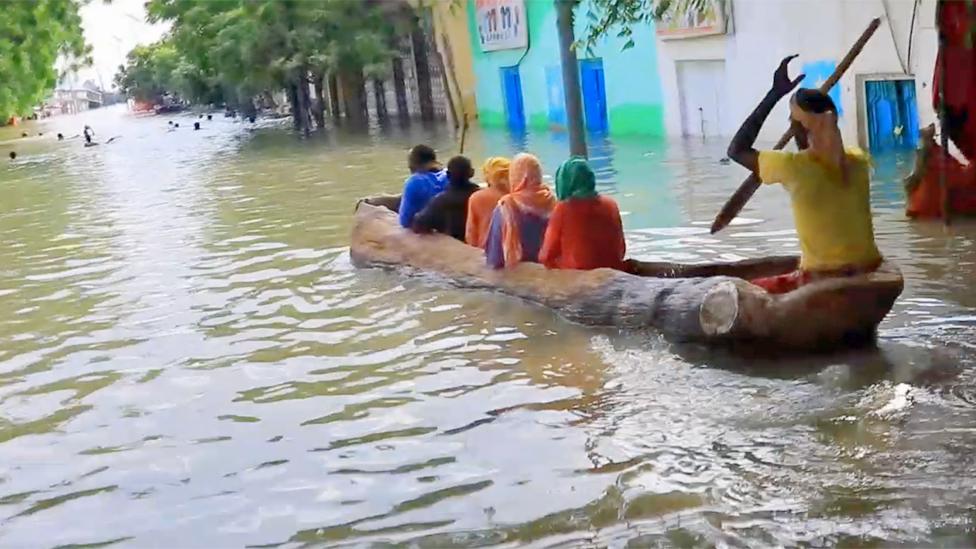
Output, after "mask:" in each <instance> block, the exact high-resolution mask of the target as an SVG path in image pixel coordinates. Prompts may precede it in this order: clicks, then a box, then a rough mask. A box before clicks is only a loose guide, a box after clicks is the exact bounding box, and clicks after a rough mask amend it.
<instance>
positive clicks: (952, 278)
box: [0, 109, 976, 547]
mask: <svg viewBox="0 0 976 549" xmlns="http://www.w3.org/2000/svg"><path fill="white" fill-rule="evenodd" d="M167 120H174V121H179V122H180V123H181V128H180V129H179V130H176V131H173V132H168V131H167V130H168V125H167V123H166V122H167ZM192 122H193V118H192V117H190V116H188V115H184V116H179V117H173V118H169V119H167V118H162V117H151V118H143V119H136V118H133V117H130V116H128V115H126V114H125V113H124V112H122V111H119V110H111V109H109V110H103V111H96V112H93V113H90V114H87V115H84V116H78V117H65V118H60V119H54V120H51V121H48V122H45V123H43V124H41V125H40V126H27V129H28V130H29V131H31V132H36V131H38V130H40V131H43V132H44V133H45V135H44V136H43V137H41V138H31V139H19V138H17V137H16V136H17V135H19V131H20V129H9V128H8V129H3V130H0V131H2V132H3V133H2V134H0V141H2V142H0V153H2V155H3V158H2V159H0V235H2V245H0V310H2V312H3V314H2V317H0V521H2V527H0V545H2V546H4V547H25V546H31V547H41V546H49V547H50V546H59V545H68V544H112V543H118V544H119V545H120V546H139V547H237V546H244V545H262V546H277V545H284V546H299V545H329V546H336V545H342V544H349V545H360V544H371V543H391V544H412V545H417V546H437V547H441V546H449V545H452V546H453V545H456V546H475V545H496V544H497V545H509V546H510V545H519V544H535V545H538V546H553V545H559V546H565V545H571V546H576V545H584V546H624V545H632V546H648V545H657V546H688V547H693V546H741V547H746V546H750V547H754V546H766V545H811V546H820V545H848V546H850V545H863V544H868V545H887V546H890V545H904V546H918V545H929V544H937V545H954V546H957V545H973V544H974V543H976V525H974V523H973V520H974V518H973V517H974V515H973V513H972V504H973V501H974V500H973V494H974V489H976V474H974V472H973V471H974V470H976V469H974V465H976V452H974V451H973V450H974V449H976V375H974V373H976V364H974V363H976V337H974V335H976V288H974V285H973V278H974V277H973V274H974V265H976V243H974V240H976V226H974V225H972V224H969V225H966V224H965V223H963V222H960V223H958V224H957V225H955V226H953V227H951V228H949V229H944V228H943V227H942V226H941V225H940V224H920V223H909V222H907V221H906V220H905V219H903V217H902V215H901V208H902V196H901V185H900V182H899V177H900V176H901V175H904V173H905V172H907V170H908V169H909V168H910V160H911V159H910V158H909V157H906V156H902V157H898V156H892V157H883V158H878V159H877V173H876V181H875V183H874V187H873V196H874V209H875V213H876V226H877V232H878V240H879V244H880V247H881V248H882V250H883V252H884V253H885V254H886V255H887V256H888V257H889V258H891V259H893V260H894V261H896V262H898V263H899V264H900V265H901V267H902V269H903V271H904V274H905V278H906V288H905V293H904V295H903V296H902V298H901V299H900V300H899V301H898V303H897V304H896V306H895V309H894V311H893V313H892V314H891V316H890V317H889V318H888V319H887V320H886V321H885V322H884V323H883V324H882V325H881V328H880V334H879V339H878V345H877V349H870V350H863V351H857V352H849V353H842V354H835V355H828V356H813V357H806V358H778V359H777V358H756V357H751V358H750V357H742V356H732V355H729V354H727V353H724V352H717V351H712V350H709V349H706V348H703V347H698V346H688V345H675V344H671V343H668V342H665V341H663V340H662V339H661V338H660V337H658V336H657V335H655V334H654V333H653V332H619V331H617V330H610V329H593V328H586V327H581V326H576V325H573V324H570V323H567V322H565V321H563V320H560V319H559V318H558V317H556V316H554V315H553V314H552V313H551V312H550V311H547V310H545V309H542V308H539V307H536V306H533V305H528V304H525V303H522V302H520V301H517V300H513V299H510V298H507V297H502V296H499V295H495V294H492V293H488V292H484V291H462V290H458V289H454V288H451V287H449V286H447V285H445V284H439V283H438V282H437V281H436V280H426V279H425V280H421V279H409V278H405V277H402V276H400V275H398V274H396V273H392V272H381V271H362V270H357V269H355V268H353V267H352V266H351V265H350V262H349V258H348V253H347V244H348V235H349V231H350V227H351V222H352V212H353V206H354V204H355V200H356V199H357V198H359V197H361V196H364V195H368V194H371V193H379V192H390V191H395V190H396V188H397V186H398V185H399V183H400V181H402V178H403V176H404V166H403V164H404V157H405V151H406V149H407V148H408V147H409V146H410V145H411V144H412V143H414V142H416V141H419V140H428V141H430V142H432V143H433V144H436V145H437V146H438V147H439V149H440V150H441V151H442V152H443V154H445V155H449V154H450V153H451V152H453V147H454V145H453V143H454V141H453V139H452V136H451V135H450V133H449V132H447V131H444V130H439V131H437V130H427V131H425V130H419V129H412V130H409V131H406V130H399V129H391V130H388V131H379V130H377V131H374V132H373V134H372V135H371V136H369V137H360V138H353V137H348V136H339V135H336V134H335V133H333V134H332V135H330V136H327V137H320V138H313V139H310V140H307V141H302V140H299V139H297V138H296V137H294V136H293V135H291V134H290V133H289V132H288V131H286V130H285V129H283V128H284V127H283V126H282V125H281V123H276V122H259V124H258V125H257V127H255V128H249V127H247V125H245V124H239V123H235V122H233V121H230V120H225V119H223V118H222V117H220V118H215V119H214V120H213V121H212V122H207V121H204V122H203V129H202V130H201V131H199V132H194V131H192V129H191V128H190V127H189V126H191V125H192ZM85 123H88V124H92V125H93V126H94V128H95V131H96V132H97V137H96V139H98V140H102V141H104V140H106V139H107V138H108V137H110V136H114V135H121V136H122V137H121V138H119V139H117V140H116V141H115V142H114V143H112V144H110V145H101V146H99V147H94V148H91V149H84V148H82V147H81V144H80V142H79V140H78V139H74V140H69V141H66V142H64V143H60V144H59V143H57V142H56V141H55V140H54V139H53V137H52V136H53V134H54V133H55V132H57V131H62V132H64V133H65V134H67V135H69V136H70V135H74V134H76V133H79V132H80V130H81V127H82V125H83V124H85ZM561 139H562V138H559V137H555V138H554V137H551V136H547V135H542V136H529V137H527V138H524V137H517V136H516V137H512V136H508V135H506V134H504V133H479V132H472V134H471V135H469V136H467V141H468V143H469V148H470V151H469V152H470V154H471V156H472V157H473V158H474V159H475V160H476V162H479V163H480V161H481V160H482V159H484V157H485V156H486V154H487V153H491V154H498V153H507V152H511V151H513V150H515V149H517V148H521V147H522V146H524V144H525V143H526V142H527V143H528V145H529V147H531V148H532V149H533V150H535V151H538V152H539V154H540V155H541V157H542V158H543V160H544V163H545V167H546V170H547V172H548V173H551V172H552V171H554V168H555V166H556V164H557V162H558V161H559V160H561V159H562V158H561V154H562V151H565V150H566V145H565V142H564V141H562V140H561ZM7 140H10V141H7ZM12 148H13V149H16V150H17V152H18V153H20V157H19V158H18V160H16V161H14V162H8V161H7V160H6V155H7V152H8V151H9V150H11V149H12ZM723 149H724V144H723V143H701V142H694V141H688V142H680V141H678V142H674V141H672V142H664V141H653V140H648V139H633V140H624V139H615V140H614V141H613V142H608V141H603V142H597V143H595V144H594V146H593V157H594V158H593V162H594V164H595V166H596V167H597V170H598V172H599V178H600V182H601V190H602V191H603V192H605V193H607V194H612V195H613V196H614V197H615V198H616V199H617V200H618V201H619V202H620V203H621V209H622V210H623V211H624V212H626V217H625V224H626V228H627V229H628V245H629V247H630V252H631V254H632V255H633V256H635V257H638V258H642V259H657V260H681V261H700V260H715V259H736V258H744V257H756V256H760V255H762V254H768V253H783V252H786V251H796V249H797V242H796V238H795V234H794V233H793V231H792V229H791V221H790V213H789V208H788V203H787V201H786V197H785V194H784V193H783V191H782V190H781V189H776V188H768V189H761V190H760V192H759V193H758V194H757V196H756V198H755V199H754V200H753V202H752V203H751V205H750V206H749V208H747V210H746V211H745V212H744V214H743V215H744V218H743V219H742V220H741V221H740V222H739V223H738V224H736V225H734V226H733V227H730V228H729V229H728V230H726V231H724V232H723V233H722V234H720V235H719V236H717V237H712V236H709V235H708V234H707V226H708V224H709V222H710V221H711V218H712V216H713V214H714V213H715V212H716V211H717V209H718V207H719V206H720V205H721V204H722V202H723V201H724V199H725V198H726V197H727V196H728V195H729V194H730V193H731V191H732V190H733V189H734V188H735V187H736V185H737V184H738V182H739V181H740V180H741V179H742V176H743V175H744V174H743V172H742V170H741V169H739V168H737V167H735V166H728V165H722V164H720V163H719V159H720V158H721V156H722V151H723Z"/></svg>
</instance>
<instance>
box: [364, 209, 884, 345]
mask: <svg viewBox="0 0 976 549" xmlns="http://www.w3.org/2000/svg"><path fill="white" fill-rule="evenodd" d="M397 201H398V200H397V197H378V198H375V199H366V200H363V201H360V203H359V204H358V205H357V207H356V214H355V224H354V226H353V230H352V240H351V244H350V249H349V254H350V256H351V258H352V261H353V264H354V265H356V266H357V267H381V268H395V269H398V270H400V271H403V272H406V273H408V274H431V273H433V274H436V275H439V276H441V277H443V278H444V279H445V280H446V281H448V282H450V283H451V284H453V285H455V286H459V287H464V288H480V289H489V290H496V291H499V292H502V293H505V294H508V295H512V296H515V297H520V298H522V299H525V300H527V301H531V302H534V303H538V304H541V305H545V306H547V307H550V308H552V309H554V310H556V311H557V312H559V313H560V314H561V315H562V316H563V317H565V318H567V319H568V320H571V321H574V322H578V323H581V324H588V325H594V326H619V327H625V328H645V327H651V328H655V329H657V330H659V331H661V332H662V333H664V334H665V335H666V336H668V337H670V338H672V339H677V340H697V341H703V342H706V343H722V342H740V341H743V342H755V343H760V344H763V345H768V346H771V347H772V348H788V349H822V348H833V347H838V346H845V345H854V344H859V343H865V342H868V341H871V339H872V338H873V336H874V334H875V330H876V328H877V326H878V324H879V323H880V322H881V321H882V320H883V319H884V317H885V315H887V314H888V311H889V310H891V307H892V305H893V304H894V302H895V299H897V298H898V296H899V295H900V294H901V291H902V288H903V280H902V276H901V272H900V271H899V270H898V268H897V267H896V266H894V265H893V264H891V263H887V262H886V263H885V264H883V265H882V266H881V268H879V269H878V270H877V271H876V272H874V273H870V274H866V275H860V276H854V277H847V278H834V279H827V280H821V281H816V282H813V283H811V284H808V285H806V286H803V287H801V288H800V289H798V290H796V291H793V292H790V293H788V294H782V295H771V294H769V293H767V292H766V291H765V290H763V289H762V288H759V287H758V286H754V285H752V284H750V283H749V282H747V281H746V279H751V278H756V277H760V276H772V275H776V274H782V273H787V272H790V271H792V270H794V269H795V268H796V266H797V262H798V259H797V258H796V257H768V258H761V259H755V260H746V261H740V262H735V263H710V264H696V265H685V264H676V263H647V262H638V261H635V262H633V266H634V271H635V272H636V273H638V275H634V274H628V273H624V272H621V271H616V270H612V269H596V270H593V271H574V270H550V269H546V268H545V267H543V266H542V265H539V264H536V263H524V264H520V265H519V266H518V267H516V268H514V269H505V270H495V269H492V268H490V267H488V266H487V265H486V264H485V259H484V254H483V252H482V251H481V250H480V249H477V248H473V247H471V246H467V245H466V244H464V243H462V242H459V241H457V240H455V239H453V238H451V237H448V236H445V235H439V234H431V235H418V234H414V233H412V232H410V231H406V230H403V229H402V228H401V227H400V225H399V223H398V222H397V217H396V214H395V213H394V212H393V210H392V209H390V207H388V206H395V205H396V202H397Z"/></svg>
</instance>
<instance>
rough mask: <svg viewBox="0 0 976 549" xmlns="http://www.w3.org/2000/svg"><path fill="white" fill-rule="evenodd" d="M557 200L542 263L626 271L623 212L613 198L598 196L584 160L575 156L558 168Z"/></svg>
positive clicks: (545, 242) (562, 267)
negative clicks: (621, 212) (621, 217)
mask: <svg viewBox="0 0 976 549" xmlns="http://www.w3.org/2000/svg"><path fill="white" fill-rule="evenodd" d="M556 197H557V198H558V199H559V202H558V203H557V204H556V207H555V208H554V209H553V211H552V215H551V216H550V218H549V226H548V227H547V228H546V237H545V240H544V241H543V243H542V250H541V251H540V252H539V261H540V262H541V263H542V264H543V265H545V266H546V267H548V268H550V269H584V270H587V269H599V268H601V267H609V268H611V269H623V266H624V254H625V253H626V251H627V245H626V243H625V242H624V229H623V224H622V223H621V221H620V210H619V209H618V208H617V203H616V202H614V201H613V199H611V198H608V197H606V196H600V195H599V194H597V192H596V177H595V176H594V175H593V170H591V169H590V166H589V165H588V164H587V163H586V160H585V159H583V158H582V157H579V156H574V157H572V158H570V159H569V160H567V161H566V162H563V165H562V166H560V167H559V169H558V170H557V171H556Z"/></svg>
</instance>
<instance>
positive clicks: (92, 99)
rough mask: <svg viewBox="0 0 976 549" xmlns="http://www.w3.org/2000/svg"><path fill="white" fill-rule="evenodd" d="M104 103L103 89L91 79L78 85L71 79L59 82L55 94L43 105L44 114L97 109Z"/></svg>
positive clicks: (74, 112) (73, 112)
mask: <svg viewBox="0 0 976 549" xmlns="http://www.w3.org/2000/svg"><path fill="white" fill-rule="evenodd" d="M102 103H103V97H102V91H101V90H100V89H99V88H98V85H96V84H95V83H94V82H93V81H91V80H86V81H85V82H84V84H81V85H77V84H75V83H74V82H72V81H71V80H70V79H64V80H62V81H61V82H59V83H58V87H57V88H55V90H54V95H53V96H52V97H51V99H49V100H48V101H46V102H45V103H44V105H43V106H42V107H41V109H42V116H53V115H58V114H76V113H79V112H83V111H87V110H90V109H97V108H98V107H101V106H102Z"/></svg>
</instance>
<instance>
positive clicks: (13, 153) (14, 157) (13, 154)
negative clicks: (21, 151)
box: [10, 151, 17, 160]
mask: <svg viewBox="0 0 976 549" xmlns="http://www.w3.org/2000/svg"><path fill="white" fill-rule="evenodd" d="M10 159H11V160H17V153H16V152H15V151H10Z"/></svg>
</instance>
